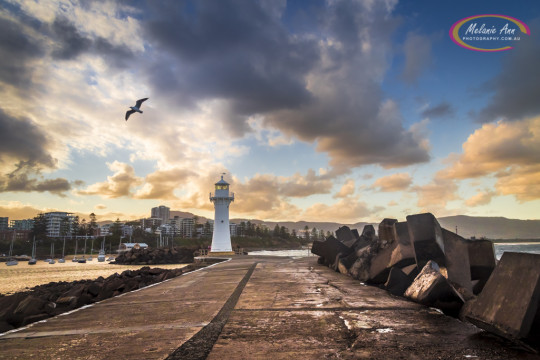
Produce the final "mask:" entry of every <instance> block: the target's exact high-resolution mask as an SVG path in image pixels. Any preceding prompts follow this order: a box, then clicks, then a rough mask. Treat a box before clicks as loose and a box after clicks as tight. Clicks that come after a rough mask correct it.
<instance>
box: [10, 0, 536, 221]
mask: <svg viewBox="0 0 540 360" xmlns="http://www.w3.org/2000/svg"><path fill="white" fill-rule="evenodd" d="M480 14H502V15H505V16H510V17H513V18H516V19H518V20H520V21H522V22H524V23H525V24H526V25H527V26H528V27H529V28H530V35H526V34H521V36H520V40H519V41H514V42H513V44H514V45H513V46H514V48H513V49H511V50H508V51H500V52H479V51H472V50H469V49H466V48H464V47H461V46H458V45H456V43H454V42H453V41H452V39H451V38H450V36H449V31H450V28H451V27H452V25H453V24H454V23H456V22H458V21H459V20H461V19H463V18H466V17H470V16H473V15H480ZM0 54H2V56H0V98H1V99H2V100H1V101H0V216H8V217H9V218H10V219H23V218H30V217H34V216H35V215H36V214H37V213H39V212H44V211H51V210H60V211H68V212H73V213H77V214H80V215H81V216H82V217H87V216H88V214H90V213H92V212H93V213H95V214H96V215H97V216H98V219H99V220H106V219H109V220H114V219H116V218H120V219H123V220H127V219H135V218H140V217H149V216H150V209H151V208H152V207H155V206H158V205H166V206H169V207H170V208H171V210H180V211H189V212H192V213H195V214H198V215H202V216H207V217H210V218H213V204H212V203H211V202H210V201H209V193H210V192H212V191H213V189H214V183H215V182H216V181H218V180H219V179H220V175H221V173H225V180H226V181H228V182H229V183H230V184H231V191H232V192H234V193H235V202H234V203H233V204H232V205H231V206H230V212H231V214H230V215H231V217H233V218H235V217H237V218H252V219H261V220H273V221H300V220H305V221H335V222H340V223H355V222H360V221H371V222H379V221H381V220H382V219H383V218H385V217H389V218H396V219H399V220H404V219H405V217H406V216H407V215H410V214H415V213H420V212H432V213H433V214H434V215H435V216H437V217H442V216H449V215H458V214H461V215H470V216H504V217H508V218H517V219H540V181H539V180H538V179H540V100H539V98H538V96H539V94H540V81H538V79H539V78H540V66H538V64H539V63H540V3H538V1H536V0H531V1H519V2H511V1H487V0H485V1H475V2H470V1H455V0H453V1H447V0H441V1H432V0H420V1H410V0H409V1H398V0H384V1H382V0H381V1H375V0H350V1H345V0H344V1H341V0H326V1H322V0H311V1H300V0H294V1H285V0H219V1H211V0H200V1H180V0H178V1H177V0H170V1H121V0H118V1H77V0H70V1H61V0H46V1H45V0H43V1H41V0H19V1H12V0H0ZM146 97H148V98H149V99H148V100H147V101H146V102H145V103H144V104H143V106H142V108H141V110H143V114H138V113H135V114H133V115H131V117H130V118H129V120H128V121H125V120H124V116H125V112H126V111H127V110H129V107H130V106H133V105H134V104H135V101H136V100H137V99H141V98H146Z"/></svg>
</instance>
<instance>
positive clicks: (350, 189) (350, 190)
mask: <svg viewBox="0 0 540 360" xmlns="http://www.w3.org/2000/svg"><path fill="white" fill-rule="evenodd" d="M354 186H355V185H354V180H353V179H347V181H345V184H343V186H342V187H341V189H340V190H339V192H338V193H337V194H335V195H334V198H345V197H347V196H350V195H353V194H354Z"/></svg>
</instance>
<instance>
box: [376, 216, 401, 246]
mask: <svg viewBox="0 0 540 360" xmlns="http://www.w3.org/2000/svg"><path fill="white" fill-rule="evenodd" d="M395 223H397V220H396V219H383V221H381V223H380V224H379V234H378V235H379V240H382V241H392V242H393V241H395V240H396V233H395V231H394V224H395Z"/></svg>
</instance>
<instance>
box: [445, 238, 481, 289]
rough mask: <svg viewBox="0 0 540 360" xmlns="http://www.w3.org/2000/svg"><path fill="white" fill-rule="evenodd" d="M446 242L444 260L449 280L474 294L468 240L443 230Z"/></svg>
mask: <svg viewBox="0 0 540 360" xmlns="http://www.w3.org/2000/svg"><path fill="white" fill-rule="evenodd" d="M441 230H442V234H443V241H444V258H445V262H446V271H447V278H448V280H450V281H451V282H453V283H456V284H458V285H459V286H460V287H463V288H465V289H467V290H468V291H469V292H471V293H472V291H473V288H472V282H471V265H470V263H469V250H468V245H467V240H465V239H464V238H462V237H461V236H459V235H457V234H455V233H453V232H451V231H448V230H446V229H444V228H443V229H441Z"/></svg>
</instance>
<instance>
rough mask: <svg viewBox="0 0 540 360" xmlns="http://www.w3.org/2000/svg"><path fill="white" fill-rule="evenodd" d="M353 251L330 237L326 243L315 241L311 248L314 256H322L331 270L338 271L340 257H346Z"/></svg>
mask: <svg viewBox="0 0 540 360" xmlns="http://www.w3.org/2000/svg"><path fill="white" fill-rule="evenodd" d="M352 251H353V249H351V248H350V247H348V246H347V245H345V244H343V243H342V242H341V241H339V240H338V239H336V238H335V237H333V236H332V235H330V236H329V237H327V238H326V240H325V241H314V242H313V245H312V247H311V252H312V253H313V254H316V255H319V256H322V257H323V258H324V261H325V264H326V265H328V266H329V267H330V268H332V269H334V270H337V269H338V260H339V258H340V257H346V256H347V255H349V254H350V253H351V252H352Z"/></svg>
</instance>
